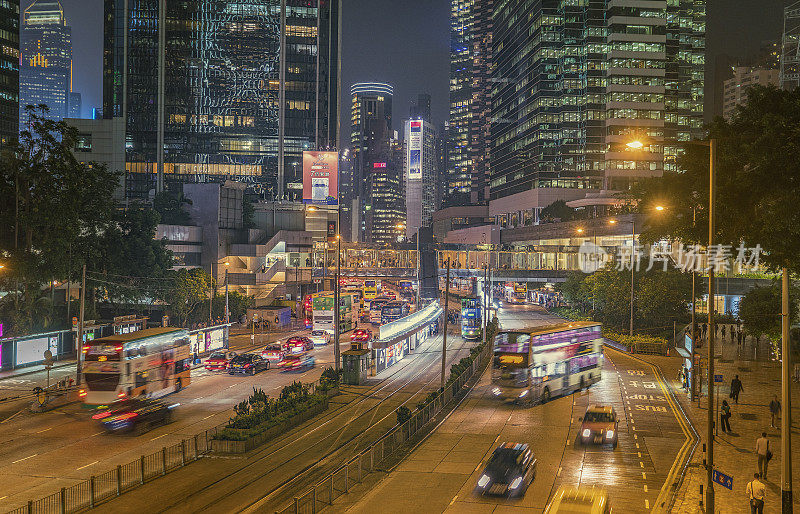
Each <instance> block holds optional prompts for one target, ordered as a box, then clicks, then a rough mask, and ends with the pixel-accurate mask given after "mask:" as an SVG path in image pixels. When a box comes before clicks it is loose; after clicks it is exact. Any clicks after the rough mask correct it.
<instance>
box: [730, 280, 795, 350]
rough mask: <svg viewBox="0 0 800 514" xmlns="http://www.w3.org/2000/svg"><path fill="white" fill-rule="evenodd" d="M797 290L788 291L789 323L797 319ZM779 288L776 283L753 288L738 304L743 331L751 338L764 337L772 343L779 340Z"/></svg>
mask: <svg viewBox="0 0 800 514" xmlns="http://www.w3.org/2000/svg"><path fill="white" fill-rule="evenodd" d="M798 292H800V291H798V289H797V288H796V287H795V288H792V289H791V290H790V291H789V295H790V304H789V313H790V323H791V322H794V321H795V319H796V318H797V298H798ZM780 310H781V288H780V284H779V283H778V282H776V283H773V284H772V285H771V286H769V287H755V288H753V289H751V290H750V291H748V292H747V293H746V294H745V295H744V296H743V297H742V299H741V301H740V302H739V318H741V320H742V324H743V325H744V330H745V332H747V333H748V334H750V335H751V336H753V337H757V336H758V337H760V336H762V335H766V336H767V337H769V338H770V339H771V340H772V341H778V340H780V338H781V316H780Z"/></svg>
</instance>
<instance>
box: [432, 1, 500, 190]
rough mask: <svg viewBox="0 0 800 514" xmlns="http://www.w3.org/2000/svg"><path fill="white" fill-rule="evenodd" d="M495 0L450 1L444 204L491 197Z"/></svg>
mask: <svg viewBox="0 0 800 514" xmlns="http://www.w3.org/2000/svg"><path fill="white" fill-rule="evenodd" d="M494 3H495V2H494V0H451V3H450V8H451V12H450V116H449V121H448V131H447V134H442V137H446V138H447V148H448V152H447V159H446V160H447V162H446V165H445V168H444V170H445V176H444V177H442V180H441V184H442V188H443V190H442V192H441V197H442V203H443V204H444V206H453V205H466V204H476V203H484V202H485V201H486V200H487V199H488V198H487V196H486V193H487V186H488V182H487V177H488V167H489V148H490V136H491V130H490V122H491V98H490V93H491V83H490V82H489V77H490V72H491V65H492V33H493V28H492V6H493V4H494Z"/></svg>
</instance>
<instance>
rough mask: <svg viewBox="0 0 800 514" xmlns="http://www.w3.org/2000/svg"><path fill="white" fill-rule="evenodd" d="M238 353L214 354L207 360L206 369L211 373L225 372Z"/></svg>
mask: <svg viewBox="0 0 800 514" xmlns="http://www.w3.org/2000/svg"><path fill="white" fill-rule="evenodd" d="M234 357H236V352H214V353H212V354H211V355H209V356H208V359H206V363H205V368H206V369H207V370H209V371H225V370H226V369H228V365H229V364H230V362H231V359H233V358H234Z"/></svg>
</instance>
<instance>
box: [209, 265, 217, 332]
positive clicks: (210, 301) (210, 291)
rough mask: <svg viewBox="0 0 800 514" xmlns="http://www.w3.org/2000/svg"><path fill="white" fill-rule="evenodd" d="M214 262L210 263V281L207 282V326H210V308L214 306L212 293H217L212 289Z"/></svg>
mask: <svg viewBox="0 0 800 514" xmlns="http://www.w3.org/2000/svg"><path fill="white" fill-rule="evenodd" d="M214 264H216V261H215V262H212V263H211V282H210V283H209V284H208V326H209V327H210V326H211V316H212V309H213V307H214V295H215V294H216V293H217V292H216V291H215V290H214Z"/></svg>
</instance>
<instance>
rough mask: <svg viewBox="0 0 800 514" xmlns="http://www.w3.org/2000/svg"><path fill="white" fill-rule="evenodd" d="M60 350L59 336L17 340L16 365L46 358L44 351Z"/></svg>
mask: <svg viewBox="0 0 800 514" xmlns="http://www.w3.org/2000/svg"><path fill="white" fill-rule="evenodd" d="M47 350H50V351H51V352H54V353H55V352H57V351H58V336H49V337H48V336H45V337H37V338H35V339H22V340H19V341H17V359H16V363H15V364H14V365H15V366H21V365H22V364H30V363H31V362H38V361H42V360H44V352H46V351H47Z"/></svg>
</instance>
